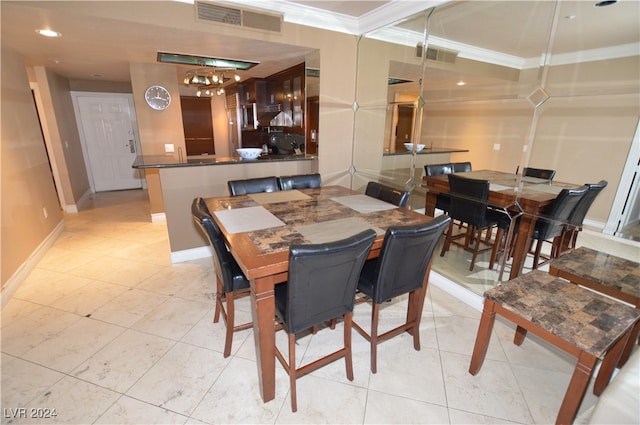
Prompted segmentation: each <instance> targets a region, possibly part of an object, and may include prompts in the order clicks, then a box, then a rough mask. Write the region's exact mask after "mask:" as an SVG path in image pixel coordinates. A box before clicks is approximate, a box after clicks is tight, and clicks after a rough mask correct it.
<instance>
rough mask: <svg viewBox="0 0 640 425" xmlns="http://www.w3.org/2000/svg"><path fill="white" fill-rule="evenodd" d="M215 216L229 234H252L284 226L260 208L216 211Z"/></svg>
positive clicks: (276, 218)
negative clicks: (254, 231)
mask: <svg viewBox="0 0 640 425" xmlns="http://www.w3.org/2000/svg"><path fill="white" fill-rule="evenodd" d="M214 214H215V215H216V217H218V218H219V219H220V222H221V223H222V225H223V226H224V228H225V229H227V232H229V233H242V232H251V231H253V230H262V229H268V228H271V227H279V226H284V223H283V222H282V221H280V219H279V218H278V217H276V216H275V215H273V214H271V213H270V212H269V211H267V210H266V209H265V208H264V207H260V206H258V207H248V208H237V209H233V210H221V211H215V212H214Z"/></svg>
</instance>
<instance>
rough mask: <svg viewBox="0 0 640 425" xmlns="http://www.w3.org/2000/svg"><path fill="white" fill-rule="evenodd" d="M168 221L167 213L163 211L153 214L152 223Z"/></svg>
mask: <svg viewBox="0 0 640 425" xmlns="http://www.w3.org/2000/svg"><path fill="white" fill-rule="evenodd" d="M166 221H167V215H166V214H165V213H163V212H161V213H153V214H151V222H152V223H164V222H166Z"/></svg>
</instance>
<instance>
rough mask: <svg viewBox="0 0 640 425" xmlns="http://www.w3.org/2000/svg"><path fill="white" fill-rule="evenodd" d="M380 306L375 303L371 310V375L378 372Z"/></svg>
mask: <svg viewBox="0 0 640 425" xmlns="http://www.w3.org/2000/svg"><path fill="white" fill-rule="evenodd" d="M379 313H380V305H379V304H376V303H373V305H372V309H371V332H370V338H371V373H376V372H377V371H378V366H377V365H378V316H379Z"/></svg>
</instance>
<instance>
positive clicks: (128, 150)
mask: <svg viewBox="0 0 640 425" xmlns="http://www.w3.org/2000/svg"><path fill="white" fill-rule="evenodd" d="M130 97H131V96H130V95H119V94H106V95H95V96H89V95H80V94H79V95H77V97H76V102H77V111H78V115H79V116H78V118H79V124H78V126H79V127H80V129H81V134H82V137H83V139H84V146H85V154H86V160H87V162H88V169H89V170H88V171H89V174H90V176H89V177H90V178H91V180H92V181H93V186H94V190H95V191H96V192H103V191H107V190H122V189H139V188H141V187H142V178H141V175H140V172H139V171H138V170H135V169H133V168H131V165H132V164H133V161H134V160H135V158H136V155H138V146H139V145H138V143H137V137H136V131H135V126H134V123H135V118H134V109H133V106H132V101H131V99H130Z"/></svg>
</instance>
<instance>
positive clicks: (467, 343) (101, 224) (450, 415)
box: [0, 190, 597, 424]
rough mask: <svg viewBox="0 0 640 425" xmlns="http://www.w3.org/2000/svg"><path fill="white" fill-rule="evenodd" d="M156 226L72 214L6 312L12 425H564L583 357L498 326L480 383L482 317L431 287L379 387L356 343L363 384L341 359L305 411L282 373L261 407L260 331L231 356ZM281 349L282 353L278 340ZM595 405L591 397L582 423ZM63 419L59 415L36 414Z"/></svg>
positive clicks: (106, 214)
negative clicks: (566, 401)
mask: <svg viewBox="0 0 640 425" xmlns="http://www.w3.org/2000/svg"><path fill="white" fill-rule="evenodd" d="M149 216H150V214H149V207H148V202H147V200H146V193H145V192H144V191H140V190H136V191H123V192H107V193H99V194H96V195H94V196H93V198H92V201H91V206H90V207H89V208H86V209H83V210H82V211H81V212H80V213H78V214H72V215H68V216H67V217H65V223H66V229H65V231H64V233H63V234H62V236H61V237H60V238H59V239H58V240H57V241H56V243H55V245H54V246H53V247H52V248H51V249H50V250H49V251H48V252H47V254H46V256H45V257H44V258H43V259H42V260H41V261H40V262H39V263H38V265H37V267H36V268H35V270H33V272H32V273H31V274H30V275H29V277H28V278H27V279H26V280H25V281H24V282H23V283H22V285H21V286H20V287H19V288H18V290H17V291H16V293H15V295H14V296H13V297H12V299H11V300H10V301H9V302H8V303H7V304H6V306H5V307H4V308H3V309H2V322H1V329H0V330H1V332H2V340H1V342H2V346H1V347H2V357H1V363H0V366H1V368H2V369H1V371H2V381H1V390H2V394H1V397H2V408H3V412H2V421H1V422H2V423H3V424H4V423H7V424H8V423H38V424H44V423H69V424H125V423H127V424H129V423H140V424H141V423H144V424H149V423H162V424H202V423H251V424H258V423H260V424H262V423H264V424H276V423H278V424H279V423H296V424H302V423H340V424H351V423H353V424H369V423H372V424H373V423H424V424H471V423H474V424H475V423H484V424H493V423H523V424H532V423H536V424H543V423H544V424H546V423H553V422H554V420H555V416H556V413H557V411H558V408H559V405H560V403H561V400H562V397H563V395H564V391H565V389H566V386H567V384H568V382H569V379H570V377H571V373H572V371H573V367H574V365H575V360H574V359H573V358H571V357H570V356H567V355H565V354H563V353H561V352H558V351H557V350H555V349H553V348H552V347H550V346H548V345H547V344H546V343H543V342H540V341H538V340H536V339H535V337H532V338H528V339H527V340H526V341H525V342H524V344H523V345H522V346H520V347H517V346H514V345H513V344H512V343H511V340H512V337H513V334H512V332H513V330H514V328H513V326H511V325H510V324H508V323H506V322H500V321H497V323H496V327H495V330H494V336H493V338H492V340H491V345H490V348H489V352H488V355H487V359H486V361H485V364H484V366H483V368H482V370H481V371H480V373H479V374H478V375H477V376H475V377H474V376H471V375H470V374H469V373H468V372H467V370H468V367H469V361H470V355H471V352H472V350H473V344H474V340H475V333H476V330H477V326H478V323H479V317H480V312H479V311H477V310H475V309H473V308H470V307H469V306H468V305H467V304H464V303H462V302H460V301H459V300H458V299H456V298H454V297H452V296H450V295H449V294H448V293H447V292H445V291H443V290H442V289H440V288H438V287H436V286H434V285H431V286H430V289H429V294H428V299H427V301H426V303H425V308H424V313H423V320H422V324H421V342H422V350H421V351H415V350H413V347H412V343H411V339H410V337H409V336H408V335H406V334H404V335H402V336H400V337H396V338H394V339H392V340H390V341H387V342H385V343H383V344H381V345H380V347H379V359H378V362H379V363H378V373H377V374H375V375H373V374H371V373H370V371H369V347H368V344H367V343H366V341H365V340H364V339H363V338H362V337H360V335H358V334H357V333H355V332H354V334H353V345H354V374H355V379H354V381H352V382H349V381H348V380H347V379H346V377H345V372H344V363H343V362H336V363H333V364H331V365H329V366H326V367H324V368H321V369H319V370H318V371H316V372H314V373H312V374H310V375H307V376H305V377H303V378H301V379H299V380H298V412H297V413H295V414H293V413H292V412H291V407H290V399H289V383H288V377H287V376H286V374H285V372H284V371H283V370H282V368H281V367H280V366H279V365H277V377H276V381H277V384H276V398H275V400H273V401H270V402H269V403H266V404H264V403H262V402H261V400H260V396H259V393H258V389H257V387H258V381H257V373H256V364H255V352H254V347H253V336H252V331H251V330H247V331H243V332H239V333H236V334H235V336H234V341H233V350H232V355H231V357H229V358H227V359H224V358H223V357H222V348H223V336H224V332H223V325H222V324H221V323H217V324H214V323H212V317H213V307H214V305H213V291H214V283H213V281H214V273H213V270H212V267H213V266H212V261H211V260H210V259H202V260H196V261H189V262H185V263H181V264H171V263H170V260H169V247H168V240H167V234H166V227H165V224H164V223H150V222H149ZM239 304H240V305H239V307H238V309H239V316H240V318H239V319H238V320H243V319H249V318H250V309H249V305H248V299H247V298H245V299H244V301H243V302H240V303H239ZM369 308H370V307H368V305H366V304H361V305H359V306H357V308H356V312H355V320H356V321H357V322H359V323H362V324H367V323H368V318H369V314H370V309H369ZM404 308H405V300H394V301H393V302H390V303H388V304H387V305H385V308H384V310H383V313H382V317H381V323H382V324H385V325H387V326H392V325H393V324H394V323H395V322H397V321H398V320H402V318H403V315H404V311H405V310H404ZM339 328H340V324H339V325H338V328H337V329H336V330H334V331H330V330H323V331H321V332H319V333H318V334H316V335H313V336H306V337H304V338H301V339H300V340H299V342H298V347H297V350H298V351H297V353H298V358H299V360H301V361H303V362H305V363H306V362H308V361H312V360H313V359H314V358H317V357H319V356H321V355H322V354H323V353H326V352H327V351H328V350H331V349H332V348H333V346H334V345H335V344H339V343H340V342H341V335H342V332H341V330H340V329H339ZM277 343H278V345H279V346H281V347H282V348H283V349H284V348H285V347H286V337H285V335H284V334H283V333H282V332H280V333H279V334H278V335H277ZM276 364H277V362H276ZM596 400H597V399H596V398H595V397H594V396H593V394H592V393H591V392H590V391H589V392H588V393H587V395H586V397H585V399H584V401H583V404H582V408H581V412H580V416H579V418H578V420H577V421H576V422H578V423H581V422H585V421H586V420H587V419H588V417H589V409H590V408H591V407H592V406H593V404H594V403H595V401H596ZM21 409H25V410H21ZM31 409H34V410H31ZM47 409H50V410H47ZM54 409H55V414H56V416H55V417H49V418H35V417H33V416H34V415H40V416H47V415H49V416H51V415H50V414H51V413H52V412H53V410H54Z"/></svg>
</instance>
